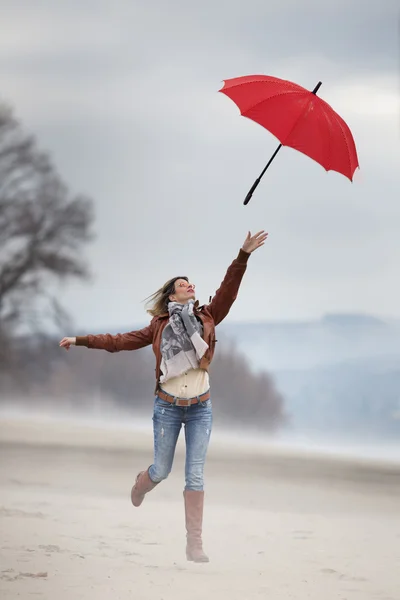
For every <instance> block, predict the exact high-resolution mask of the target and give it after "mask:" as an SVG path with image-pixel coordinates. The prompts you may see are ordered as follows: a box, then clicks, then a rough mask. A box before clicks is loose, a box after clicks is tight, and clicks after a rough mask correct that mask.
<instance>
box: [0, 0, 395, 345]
mask: <svg viewBox="0 0 400 600" xmlns="http://www.w3.org/2000/svg"><path fill="white" fill-rule="evenodd" d="M1 8H2V10H1V36H0V69H1V82H2V83H1V94H2V99H3V100H6V101H8V102H11V103H12V104H13V105H14V107H15V111H16V115H17V116H18V117H19V118H20V119H21V120H22V121H23V123H24V125H25V127H26V128H27V129H28V130H29V131H31V132H34V133H35V134H36V135H37V137H38V140H39V143H40V146H41V147H42V148H43V149H47V150H48V151H50V152H51V154H52V156H53V158H54V161H55V163H56V165H57V167H58V169H59V171H60V173H61V174H62V176H63V178H64V179H65V181H66V182H67V183H68V184H69V186H70V187H71V189H72V190H73V191H75V192H83V193H86V194H88V195H90V196H91V197H92V198H93V199H94V201H95V207H96V217H97V220H96V225H95V229H96V236H97V237H96V240H95V242H94V243H93V244H92V245H91V247H90V248H89V249H88V260H89V262H90V264H91V266H92V270H93V280H92V281H91V282H90V283H87V284H80V283H71V284H69V285H68V287H67V288H66V289H65V290H63V292H62V295H63V298H64V303H66V304H67V305H68V307H69V310H70V311H71V313H72V315H73V317H74V318H75V321H76V325H77V327H79V328H80V329H83V330H85V331H87V332H92V333H96V332H98V331H102V330H103V328H104V327H110V328H111V327H119V326H121V327H129V326H130V325H131V324H132V326H134V325H136V324H138V323H141V322H145V321H146V320H147V317H146V314H145V313H144V310H143V304H142V303H141V301H142V300H143V298H145V297H146V296H148V295H149V294H150V293H151V292H153V291H154V290H155V289H157V288H158V287H159V286H160V285H161V284H162V283H164V281H165V280H166V279H168V278H170V277H172V276H175V275H177V274H187V275H188V276H189V277H190V278H191V279H192V281H193V282H194V283H196V286H197V292H198V297H199V299H200V301H202V302H205V301H207V300H208V297H209V295H211V294H213V293H214V291H215V289H216V288H217V287H218V285H219V283H220V281H221V279H222V277H223V275H224V273H225V270H226V268H227V266H228V265H229V263H230V262H231V260H232V259H233V258H234V257H235V255H236V254H237V251H238V249H239V248H240V245H241V243H242V241H243V239H244V238H245V236H246V233H247V231H248V230H249V229H250V230H251V231H252V232H255V231H256V230H258V229H266V230H267V231H268V232H269V234H270V235H269V239H268V241H267V244H266V245H265V246H264V247H263V248H261V249H260V250H258V251H257V252H256V253H255V254H254V255H253V256H252V257H251V259H250V262H249V267H248V270H247V273H246V275H245V279H244V282H243V286H242V289H241V293H240V296H239V298H238V300H237V302H236V304H235V306H234V308H233V309H232V312H231V315H230V318H231V319H232V320H236V321H237V320H255V319H262V320H278V319H279V320H281V319H308V318H318V317H320V316H321V315H322V314H324V313H326V312H338V311H346V312H348V311H351V312H353V311H362V312H366V313H373V314H376V315H382V316H396V317H400V276H399V271H400V269H399V267H400V235H399V232H400V117H399V107H400V80H399V54H400V53H399V23H400V19H399V12H400V11H399V4H398V0H382V1H380V2H377V1H373V2H366V1H365V0H346V1H345V0H336V2H334V3H328V2H321V0H301V1H298V0H280V2H278V1H276V2H275V1H270V2H265V0H247V1H246V2H243V1H241V2H239V1H237V0H226V1H223V0H203V2H188V1H187V0H168V1H166V0H154V1H153V2H146V1H145V0H142V1H141V2H139V1H138V0H119V1H118V0H114V1H112V0H108V1H106V0H86V1H85V2H82V0H79V1H78V0H58V1H57V2H53V1H51V0H42V1H41V0H36V1H35V2H31V1H30V0H25V1H20V0H2V2H1ZM255 73H257V74H258V73H264V74H268V75H275V76H277V77H281V78H284V79H291V80H293V81H295V82H297V83H299V84H300V85H303V86H304V87H307V88H309V89H312V88H313V87H314V86H315V84H316V83H317V82H318V81H319V80H321V81H322V82H323V86H322V88H321V89H320V91H319V94H320V96H321V97H323V98H324V100H326V101H327V102H329V103H330V104H331V105H332V106H333V108H334V109H335V110H336V111H337V112H339V114H341V116H342V117H343V118H344V119H345V121H346V122H347V123H348V125H349V126H350V128H351V130H352V131H353V134H354V137H355V141H356V145H357V150H358V155H359V161H360V167H361V170H360V171H359V172H356V176H355V180H354V183H353V184H352V183H350V182H349V180H348V179H346V178H344V177H343V176H340V175H338V174H336V173H332V172H331V173H326V172H325V171H324V169H322V167H320V166H319V165H317V164H316V163H314V162H313V161H311V160H310V159H308V158H307V157H305V156H303V155H301V154H300V153H297V152H295V151H293V150H290V149H287V148H284V149H283V150H282V151H281V152H280V154H279V156H278V157H277V159H276V160H275V161H274V163H273V165H272V166H271V168H270V170H269V171H268V172H267V174H266V175H265V177H264V179H263V180H262V183H261V185H260V186H259V188H258V190H257V192H256V193H255V195H254V196H253V199H252V201H251V203H250V204H249V205H248V206H247V207H244V206H243V199H244V196H245V195H246V193H247V191H248V189H249V187H250V186H251V185H252V183H253V181H254V179H255V178H256V177H257V176H258V175H259V173H260V171H261V170H262V168H263V167H264V165H265V164H266V162H267V160H268V158H269V157H270V155H271V154H272V152H273V151H274V150H275V148H276V146H277V141H276V139H275V138H274V137H273V136H272V135H271V134H269V133H268V132H267V131H266V130H264V129H263V128H261V127H260V126H258V125H256V124H255V123H253V122H251V121H249V120H247V119H244V118H242V117H240V116H239V113H238V110H237V108H236V106H235V105H234V104H233V102H231V101H230V100H229V99H228V98H227V97H225V96H224V95H223V94H219V93H217V92H218V89H220V87H221V85H222V80H223V79H227V78H230V77H236V76H241V75H248V74H255ZM66 334H68V335H72V334H73V332H66Z"/></svg>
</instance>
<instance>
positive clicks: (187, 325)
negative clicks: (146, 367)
mask: <svg viewBox="0 0 400 600" xmlns="http://www.w3.org/2000/svg"><path fill="white" fill-rule="evenodd" d="M168 312H169V323H168V325H167V326H166V327H165V328H164V331H163V334H162V338H161V357H162V358H161V371H162V373H163V374H162V376H161V377H160V383H165V382H166V381H168V380H169V379H172V378H173V377H178V376H179V375H182V373H184V372H185V371H188V370H189V369H197V368H198V366H199V361H200V360H201V358H202V357H203V356H204V354H205V352H206V350H207V349H208V345H207V344H206V342H205V341H204V340H203V338H202V337H201V336H202V333H203V325H202V323H201V322H199V321H198V319H197V318H196V315H195V314H194V300H189V302H188V303H187V304H179V303H178V302H170V303H169V304H168Z"/></svg>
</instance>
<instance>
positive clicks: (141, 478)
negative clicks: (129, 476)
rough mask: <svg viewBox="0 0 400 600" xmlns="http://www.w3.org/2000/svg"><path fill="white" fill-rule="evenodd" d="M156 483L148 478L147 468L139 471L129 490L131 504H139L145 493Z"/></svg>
mask: <svg viewBox="0 0 400 600" xmlns="http://www.w3.org/2000/svg"><path fill="white" fill-rule="evenodd" d="M156 485H158V483H154V481H152V480H151V479H150V475H149V470H148V469H147V471H141V472H140V473H139V474H138V476H137V477H136V481H135V485H134V486H133V488H132V490H131V500H132V504H133V506H140V505H141V504H142V502H143V500H144V497H145V495H146V494H147V493H148V492H150V491H151V490H152V489H154V488H155V487H156Z"/></svg>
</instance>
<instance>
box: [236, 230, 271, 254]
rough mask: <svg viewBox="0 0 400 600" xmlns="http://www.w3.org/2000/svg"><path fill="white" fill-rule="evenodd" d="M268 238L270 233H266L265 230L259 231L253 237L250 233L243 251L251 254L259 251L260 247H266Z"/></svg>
mask: <svg viewBox="0 0 400 600" xmlns="http://www.w3.org/2000/svg"><path fill="white" fill-rule="evenodd" d="M267 237H268V233H265V231H264V230H262V231H259V232H258V233H256V234H255V235H251V233H250V231H249V233H248V234H247V237H246V239H245V241H244V244H243V246H242V250H244V251H245V252H248V253H249V254H251V253H252V252H254V250H257V248H259V247H260V246H264V243H265V240H266V239H267Z"/></svg>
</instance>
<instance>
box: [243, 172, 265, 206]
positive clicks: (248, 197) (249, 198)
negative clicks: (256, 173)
mask: <svg viewBox="0 0 400 600" xmlns="http://www.w3.org/2000/svg"><path fill="white" fill-rule="evenodd" d="M260 181H261V177H258V179H256V180H255V182H254V183H253V185H252V186H251V188H250V190H249V193H248V194H247V196H246V198H245V199H244V202H243V204H244V205H246V204H248V203H249V202H250V200H251V197H252V195H253V194H254V191H255V189H256V188H257V186H258V184H259V183H260Z"/></svg>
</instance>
